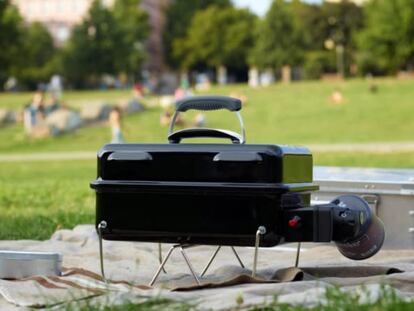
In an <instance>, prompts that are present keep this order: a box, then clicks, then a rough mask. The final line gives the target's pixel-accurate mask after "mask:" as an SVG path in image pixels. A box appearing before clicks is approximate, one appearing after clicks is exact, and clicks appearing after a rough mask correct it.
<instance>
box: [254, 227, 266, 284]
mask: <svg viewBox="0 0 414 311" xmlns="http://www.w3.org/2000/svg"><path fill="white" fill-rule="evenodd" d="M264 234H266V227H264V226H260V227H259V228H257V231H256V241H255V244H254V257H253V270H252V277H253V278H255V277H256V270H257V257H258V255H259V247H260V236H261V235H264Z"/></svg>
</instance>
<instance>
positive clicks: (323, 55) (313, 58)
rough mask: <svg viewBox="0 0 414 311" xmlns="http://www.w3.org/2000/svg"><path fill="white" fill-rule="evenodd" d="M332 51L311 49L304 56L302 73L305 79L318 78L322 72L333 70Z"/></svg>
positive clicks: (333, 56) (333, 58)
mask: <svg viewBox="0 0 414 311" xmlns="http://www.w3.org/2000/svg"><path fill="white" fill-rule="evenodd" d="M335 66H336V65H335V54H334V52H333V51H312V52H308V53H307V54H306V56H305V62H304V65H303V74H304V78H305V79H319V78H320V77H321V75H322V74H323V73H327V72H335V70H336V68H335Z"/></svg>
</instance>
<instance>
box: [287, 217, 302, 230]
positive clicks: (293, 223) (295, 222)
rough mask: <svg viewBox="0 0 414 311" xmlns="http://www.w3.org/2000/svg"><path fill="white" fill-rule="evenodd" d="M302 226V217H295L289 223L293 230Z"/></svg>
mask: <svg viewBox="0 0 414 311" xmlns="http://www.w3.org/2000/svg"><path fill="white" fill-rule="evenodd" d="M299 224H300V217H299V216H295V217H293V218H292V219H291V220H289V221H288V225H289V227H291V228H297V227H298V226H299Z"/></svg>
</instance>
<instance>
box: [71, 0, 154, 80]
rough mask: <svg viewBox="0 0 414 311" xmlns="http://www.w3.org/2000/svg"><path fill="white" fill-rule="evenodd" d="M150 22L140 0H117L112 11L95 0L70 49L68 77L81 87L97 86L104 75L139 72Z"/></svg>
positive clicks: (73, 37)
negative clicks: (148, 22)
mask: <svg viewBox="0 0 414 311" xmlns="http://www.w3.org/2000/svg"><path fill="white" fill-rule="evenodd" d="M146 23H147V18H146V15H145V14H144V13H143V12H142V11H141V10H140V9H139V7H138V3H137V1H130V0H117V1H116V2H115V5H114V8H113V10H111V9H109V8H108V7H106V6H104V5H103V4H102V3H101V1H99V0H95V1H94V2H93V3H92V5H91V8H90V10H89V14H88V16H87V17H86V18H85V20H84V21H83V22H82V24H80V25H79V26H77V27H75V28H74V30H73V33H72V36H71V39H70V41H69V43H68V46H67V48H66V51H65V57H64V68H65V73H66V76H67V78H68V79H69V80H70V81H72V83H74V84H76V85H77V86H85V84H87V85H88V84H89V85H91V86H94V85H96V83H97V82H98V79H99V78H100V77H101V76H102V75H103V74H110V75H116V74H118V73H121V72H125V73H127V74H129V75H130V76H131V75H136V74H137V72H138V70H139V68H140V65H141V61H142V60H143V58H144V51H143V49H142V48H141V47H142V45H143V40H144V39H145V38H146V35H147V33H148V26H147V24H146Z"/></svg>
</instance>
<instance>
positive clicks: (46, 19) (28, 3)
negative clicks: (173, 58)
mask: <svg viewBox="0 0 414 311" xmlns="http://www.w3.org/2000/svg"><path fill="white" fill-rule="evenodd" d="M92 2H93V0H13V3H14V4H15V5H16V6H17V7H18V8H19V11H20V14H21V15H22V17H23V18H24V20H25V21H26V22H28V23H32V22H40V23H42V24H43V25H45V26H46V28H47V29H48V30H49V31H50V33H51V34H52V36H53V38H54V39H55V42H56V44H57V45H62V44H64V43H65V41H66V40H68V38H69V36H70V33H71V30H72V28H73V26H75V25H76V24H79V23H80V22H81V21H82V19H83V18H84V17H85V16H86V14H87V13H88V10H89V7H90V6H91V4H92ZM102 2H103V3H104V4H105V5H108V6H110V5H112V4H113V2H114V0H102ZM137 2H138V1H137ZM170 2H171V0H141V1H140V3H141V4H140V5H141V7H142V9H143V10H144V11H146V12H147V13H148V17H149V24H150V29H151V33H150V35H149V38H148V41H147V43H146V49H147V52H148V58H147V60H146V62H145V64H144V69H146V70H148V71H150V72H156V73H159V72H162V71H163V70H164V69H165V65H164V62H163V57H162V29H163V25H164V22H165V14H164V12H165V8H166V6H168V4H169V3H170Z"/></svg>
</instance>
